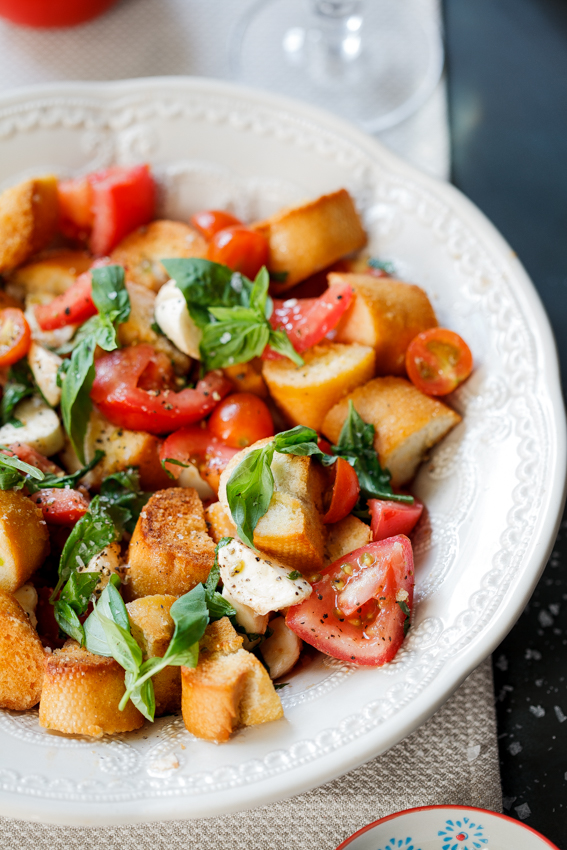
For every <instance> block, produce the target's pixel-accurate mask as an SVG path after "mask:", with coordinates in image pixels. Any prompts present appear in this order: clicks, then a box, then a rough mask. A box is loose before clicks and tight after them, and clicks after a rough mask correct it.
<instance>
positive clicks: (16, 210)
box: [0, 165, 472, 741]
mask: <svg viewBox="0 0 567 850" xmlns="http://www.w3.org/2000/svg"><path fill="white" fill-rule="evenodd" d="M155 197H156V186H155V181H154V178H153V176H152V173H151V171H150V168H149V167H148V166H147V165H139V166H134V167H129V168H126V167H114V168H109V169H106V170H104V171H100V172H96V173H92V174H87V175H86V176H84V177H79V178H74V179H67V180H58V179H57V178H56V177H54V176H50V175H48V176H44V177H40V178H37V179H31V180H26V181H25V182H23V183H20V184H18V185H16V186H14V187H12V188H10V189H8V190H6V191H5V192H4V193H3V194H2V195H0V274H1V276H2V286H1V289H0V383H1V387H2V395H1V402H0V419H1V424H0V652H1V654H2V659H3V660H2V664H1V665H0V707H1V708H5V709H12V710H16V711H21V710H26V709H29V708H32V707H34V706H36V705H39V723H40V725H41V726H42V727H44V728H46V729H50V730H56V731H58V732H62V733H68V734H81V735H88V736H94V737H98V736H101V735H104V734H115V733H120V732H127V731H131V730H134V729H138V728H140V727H141V726H142V725H143V724H144V722H145V721H146V719H147V720H149V721H153V720H154V718H155V717H156V716H160V715H163V714H168V713H172V712H176V711H180V710H181V712H182V715H183V719H184V722H185V725H186V727H187V729H188V730H189V731H190V732H191V733H193V734H194V735H195V736H197V737H200V738H204V739H208V740H213V741H226V740H227V739H228V738H229V737H230V736H231V734H232V733H233V732H234V731H235V730H236V729H238V728H239V727H242V726H251V725H255V724H258V723H264V722H267V721H272V720H276V719H278V718H279V717H281V716H282V714H283V712H282V706H281V702H280V697H279V694H278V690H279V689H280V688H281V687H284V686H285V684H286V683H285V682H284V681H282V677H284V678H285V677H286V676H288V675H289V674H291V673H292V671H293V668H294V666H295V665H296V664H297V663H298V661H299V659H300V656H301V654H302V652H303V651H304V649H305V647H306V646H310V647H314V648H315V649H316V650H319V651H320V652H322V653H326V654H327V655H329V656H333V657H334V658H337V659H340V660H343V661H345V662H352V663H353V664H357V665H366V666H380V665H383V664H385V663H387V662H389V661H391V660H392V659H393V658H394V656H395V655H396V652H397V651H398V650H399V648H400V646H401V644H402V643H403V641H404V637H405V635H406V633H407V631H408V629H409V628H410V624H411V618H412V605H413V590H414V565H413V554H412V544H411V540H410V537H409V535H410V534H411V532H412V530H413V528H414V527H415V525H416V523H417V522H418V521H419V519H420V516H421V514H422V511H423V505H422V504H421V502H420V501H419V500H418V499H417V498H415V497H414V496H412V495H411V493H410V491H409V490H408V486H409V485H410V484H411V481H412V479H413V477H414V476H415V473H416V470H417V468H418V467H419V465H420V463H421V462H422V460H423V459H424V457H425V455H426V453H427V452H428V451H429V449H431V447H432V446H434V445H435V444H436V443H437V442H439V440H441V439H443V437H444V436H445V435H446V434H447V433H448V432H449V431H450V430H451V429H452V428H453V427H454V426H455V425H456V424H457V423H458V422H459V421H460V416H459V415H458V414H457V413H456V412H455V411H454V410H453V409H452V408H451V407H449V406H448V405H447V404H445V403H444V402H443V401H441V400H440V398H439V397H440V396H444V395H446V394H448V393H450V392H451V391H452V390H454V389H455V387H457V386H458V384H459V383H461V382H462V381H464V380H465V379H466V378H467V377H468V376H469V374H470V372H471V370H472V358H471V354H470V351H469V349H468V347H467V345H466V343H465V342H464V341H463V340H462V339H461V338H460V337H459V336H458V335H457V334H455V333H454V332H453V331H451V330H448V329H444V328H439V327H438V323H437V319H436V316H435V312H434V310H433V307H432V305H431V303H430V301H429V298H428V296H427V294H426V293H425V291H424V290H423V289H421V288H420V287H418V286H415V285H413V284H410V283H405V282H402V281H400V280H398V279H397V278H396V275H395V270H394V269H393V268H392V267H391V266H390V265H389V264H388V263H385V262H383V261H380V260H378V259H376V258H373V257H371V256H368V255H367V254H365V253H364V248H365V245H366V241H367V239H366V233H365V231H364V228H363V224H362V222H361V219H360V216H359V214H358V212H357V211H356V208H355V205H354V203H353V201H352V198H351V197H350V195H349V194H348V192H347V191H346V190H344V189H341V190H339V191H334V192H332V193H330V194H328V195H324V196H323V197H319V198H317V199H315V200H313V201H309V202H307V203H303V204H301V205H299V206H296V207H293V208H289V209H285V210H282V211H280V212H279V213H277V214H276V215H274V216H273V217H271V218H269V219H267V220H264V221H258V222H253V223H247V224H245V223H243V222H242V221H239V220H238V219H237V218H236V217H235V216H234V215H233V214H232V213H231V212H229V211H224V210H223V211H220V210H205V211H201V212H197V213H196V214H195V215H193V216H192V218H191V220H190V221H169V220H164V219H159V218H156V212H155V209H156V202H155Z"/></svg>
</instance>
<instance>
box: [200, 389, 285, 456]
mask: <svg viewBox="0 0 567 850" xmlns="http://www.w3.org/2000/svg"><path fill="white" fill-rule="evenodd" d="M209 428H210V430H211V434H213V436H215V437H217V438H218V439H219V440H222V441H223V442H224V443H226V445H227V446H232V447H233V448H236V449H244V448H246V446H251V445H252V443H255V442H257V441H258V440H262V439H263V438H264V437H273V436H274V422H273V419H272V414H271V413H270V411H269V410H268V406H267V404H266V403H265V402H264V401H262V399H261V398H258V396H257V395H254V394H253V393H232V395H229V396H227V397H226V398H225V399H223V401H221V403H220V404H219V405H218V407H216V408H215V410H214V411H213V413H212V416H211V418H210V419H209Z"/></svg>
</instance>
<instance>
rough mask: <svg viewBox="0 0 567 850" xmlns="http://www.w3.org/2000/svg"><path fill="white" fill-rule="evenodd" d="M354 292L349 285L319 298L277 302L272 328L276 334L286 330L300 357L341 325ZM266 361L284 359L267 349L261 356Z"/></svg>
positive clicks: (330, 291) (331, 289)
mask: <svg viewBox="0 0 567 850" xmlns="http://www.w3.org/2000/svg"><path fill="white" fill-rule="evenodd" d="M353 295H354V292H353V289H352V287H351V286H350V285H349V284H348V283H336V284H334V285H333V286H330V287H329V288H328V289H327V290H326V292H324V293H323V294H322V295H320V296H319V298H288V300H287V301H281V300H279V299H277V298H275V299H274V312H273V313H272V315H271V317H270V324H271V325H272V327H273V328H274V330H284V331H285V332H286V333H287V335H288V337H289V339H290V342H291V344H292V345H293V347H294V348H295V350H296V351H297V352H299V353H300V354H301V352H302V351H307V349H308V348H311V347H312V346H313V345H317V343H318V342H321V340H322V339H323V338H324V337H326V336H327V334H328V333H329V331H332V330H333V328H334V327H336V325H337V324H338V322H339V320H340V318H341V316H342V315H343V313H344V312H345V310H347V309H348V308H349V306H350V303H351V301H352V299H353ZM262 356H263V357H264V358H265V359H266V360H276V359H279V358H281V357H282V355H281V354H278V352H277V351H273V350H272V349H271V348H267V349H266V350H265V351H264V354H263V355H262Z"/></svg>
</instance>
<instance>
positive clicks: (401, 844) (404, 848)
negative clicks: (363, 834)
mask: <svg viewBox="0 0 567 850" xmlns="http://www.w3.org/2000/svg"><path fill="white" fill-rule="evenodd" d="M400 848H401V850H420V848H419V847H416V846H415V844H414V843H413V838H409V837H408V838H390V840H389V841H388V843H387V844H386V846H385V847H378V848H377V850H400Z"/></svg>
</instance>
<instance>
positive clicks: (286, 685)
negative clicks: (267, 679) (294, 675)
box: [274, 682, 291, 691]
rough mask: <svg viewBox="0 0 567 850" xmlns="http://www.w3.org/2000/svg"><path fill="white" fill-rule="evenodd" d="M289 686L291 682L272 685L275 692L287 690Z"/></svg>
mask: <svg viewBox="0 0 567 850" xmlns="http://www.w3.org/2000/svg"><path fill="white" fill-rule="evenodd" d="M290 685H291V682H277V683H276V684H275V685H274V690H275V691H281V689H282V688H288V687H289V686H290Z"/></svg>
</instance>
